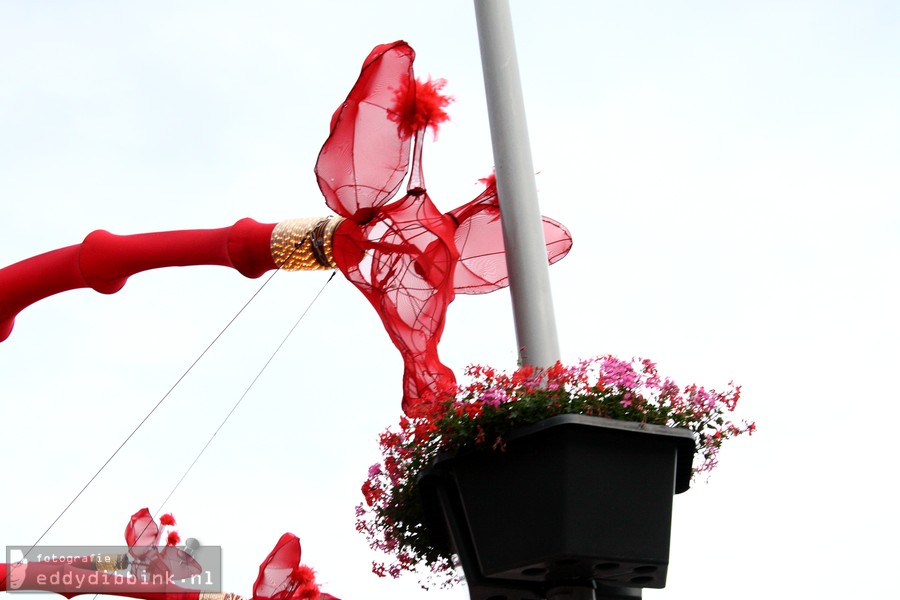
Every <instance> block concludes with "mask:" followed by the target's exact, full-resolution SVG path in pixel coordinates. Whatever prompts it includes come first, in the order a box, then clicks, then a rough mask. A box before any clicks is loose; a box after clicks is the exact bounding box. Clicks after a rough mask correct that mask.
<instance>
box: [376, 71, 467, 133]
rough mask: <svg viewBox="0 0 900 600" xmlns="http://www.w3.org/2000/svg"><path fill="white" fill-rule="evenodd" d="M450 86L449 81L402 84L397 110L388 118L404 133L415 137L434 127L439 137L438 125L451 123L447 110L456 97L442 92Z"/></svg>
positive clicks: (434, 80) (397, 94)
mask: <svg viewBox="0 0 900 600" xmlns="http://www.w3.org/2000/svg"><path fill="white" fill-rule="evenodd" d="M445 85H447V80H446V79H431V78H430V77H429V78H428V81H422V80H420V79H416V80H415V85H413V86H410V85H405V84H404V85H400V86H398V88H397V92H396V95H395V98H394V101H395V104H394V110H393V111H392V112H390V113H388V117H389V118H390V119H391V120H393V121H396V122H397V123H398V124H399V128H400V133H401V135H403V136H405V137H412V136H413V135H415V133H416V132H417V131H419V130H420V129H424V128H426V127H431V130H432V131H433V132H434V136H435V138H437V131H438V126H439V125H440V124H441V123H444V122H445V121H448V120H450V116H449V115H448V114H447V111H446V110H444V109H445V108H446V107H447V106H449V105H450V103H451V102H453V97H452V96H448V95H446V94H443V93H441V90H442V89H444V86H445Z"/></svg>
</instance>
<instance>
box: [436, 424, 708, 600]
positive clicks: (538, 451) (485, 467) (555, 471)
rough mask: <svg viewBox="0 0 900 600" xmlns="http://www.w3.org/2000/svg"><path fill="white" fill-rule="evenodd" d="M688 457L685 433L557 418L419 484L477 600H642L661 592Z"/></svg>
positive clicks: (445, 460)
mask: <svg viewBox="0 0 900 600" xmlns="http://www.w3.org/2000/svg"><path fill="white" fill-rule="evenodd" d="M694 450H695V446H694V438H693V435H692V434H691V433H690V432H689V431H687V430H685V429H673V428H670V427H661V426H656V425H644V426H642V425H641V424H640V423H628V422H623V421H614V420H611V419H604V418H600V417H586V416H582V415H563V416H558V417H553V418H550V419H547V420H545V421H542V422H541V423H538V424H536V425H532V426H530V427H527V428H523V429H521V430H519V431H517V432H516V433H514V434H513V435H511V436H510V437H509V439H508V440H507V442H506V450H505V451H499V450H481V451H470V452H466V451H461V452H459V453H457V454H455V455H453V456H446V457H442V458H441V459H439V460H438V461H436V463H435V464H434V465H433V466H432V468H431V469H429V471H427V472H426V473H425V475H424V476H423V478H422V480H421V489H422V494H423V501H424V504H425V507H426V515H427V520H428V527H429V532H430V533H431V535H432V537H433V539H435V541H436V543H437V544H438V545H439V546H441V547H443V548H444V549H447V550H451V551H453V552H455V553H456V554H458V555H459V557H460V561H461V563H462V566H463V569H464V571H465V574H466V580H467V583H468V584H469V588H470V593H471V596H472V598H473V600H487V599H492V600H501V599H503V598H508V599H509V600H513V599H516V600H518V599H520V598H546V597H547V596H548V595H550V596H559V597H572V598H575V597H578V595H577V593H576V594H575V595H571V594H570V592H568V591H564V590H569V589H575V590H577V589H582V588H591V589H593V590H595V592H591V594H596V597H597V598H607V597H608V598H617V597H618V598H626V597H629V598H635V597H637V598H639V597H640V588H644V587H651V588H661V587H664V586H665V583H666V570H667V566H668V562H669V535H670V530H671V523H672V495H673V494H677V493H680V492H683V491H685V490H687V489H688V487H689V485H690V478H691V464H692V460H693V455H694ZM566 594H569V595H566ZM584 597H594V596H592V595H588V596H584Z"/></svg>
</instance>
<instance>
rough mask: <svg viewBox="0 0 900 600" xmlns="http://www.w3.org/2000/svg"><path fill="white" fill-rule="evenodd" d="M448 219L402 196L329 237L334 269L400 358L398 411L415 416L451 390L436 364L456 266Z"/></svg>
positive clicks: (448, 375)
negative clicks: (363, 301)
mask: <svg viewBox="0 0 900 600" xmlns="http://www.w3.org/2000/svg"><path fill="white" fill-rule="evenodd" d="M455 228H456V224H455V223H454V221H453V219H451V218H450V217H448V216H445V215H442V214H441V213H440V212H439V211H438V210H437V208H435V206H434V204H432V202H431V200H430V199H429V198H428V196H427V195H425V194H423V195H419V196H409V195H408V196H405V197H404V198H403V199H401V200H399V201H397V202H395V203H393V204H390V205H388V206H386V207H384V208H383V209H382V210H381V211H380V212H379V214H378V215H377V216H376V217H375V218H374V219H373V220H372V221H370V222H369V223H367V224H366V225H365V226H363V227H358V226H355V224H353V223H352V222H350V221H349V220H348V221H345V222H344V223H342V224H341V226H340V227H339V228H338V230H337V231H336V232H335V236H334V257H335V262H336V263H337V265H338V268H340V269H341V271H342V272H343V273H344V275H345V276H346V277H347V279H349V280H350V282H351V283H353V284H354V285H355V286H356V287H357V288H358V289H359V290H360V291H361V292H362V293H363V294H364V295H365V296H366V298H367V299H368V300H369V302H370V303H371V304H372V306H373V307H374V308H375V310H376V312H378V315H379V316H380V317H381V321H382V323H383V324H384V327H385V330H386V331H387V333H388V335H389V336H390V338H391V341H392V342H393V343H394V345H395V346H396V347H397V349H398V350H399V351H400V354H401V356H402V358H403V365H404V376H403V402H402V406H403V410H404V412H406V413H407V414H409V415H414V414H417V413H418V412H420V411H421V410H423V409H424V406H425V405H426V404H427V403H429V402H431V401H434V400H435V399H436V398H435V397H434V395H435V392H436V391H437V390H442V389H447V387H448V386H452V385H453V384H454V383H455V381H456V380H455V378H454V376H453V372H452V371H451V370H450V369H449V368H448V367H446V366H445V365H443V364H442V363H441V362H440V359H439V358H438V352H437V346H438V342H439V341H440V339H441V334H442V333H443V330H444V323H445V320H446V315H447V307H448V306H449V304H450V302H452V301H453V298H454V291H453V285H452V282H453V269H454V267H455V265H456V262H457V260H458V254H457V252H456V246H455V243H454V240H453V232H454V230H455Z"/></svg>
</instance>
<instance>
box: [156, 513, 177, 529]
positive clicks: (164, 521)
mask: <svg viewBox="0 0 900 600" xmlns="http://www.w3.org/2000/svg"><path fill="white" fill-rule="evenodd" d="M159 524H160V525H168V526H169V527H171V526H172V525H174V524H175V517H173V516H172V513H166V514H164V515H163V516H161V517H160V518H159Z"/></svg>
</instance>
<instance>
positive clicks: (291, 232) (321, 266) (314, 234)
mask: <svg viewBox="0 0 900 600" xmlns="http://www.w3.org/2000/svg"><path fill="white" fill-rule="evenodd" d="M341 221H343V219H342V218H341V217H323V218H312V219H288V220H287V221H282V222H280V223H279V224H278V225H276V226H275V229H274V230H273V231H272V242H271V248H272V258H273V259H274V260H275V264H276V265H278V267H279V268H281V269H284V270H285V271H322V270H330V269H334V268H335V267H336V266H337V265H335V264H334V256H333V255H332V245H331V243H332V239H333V238H334V230H335V229H337V226H338V225H340V223H341Z"/></svg>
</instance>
